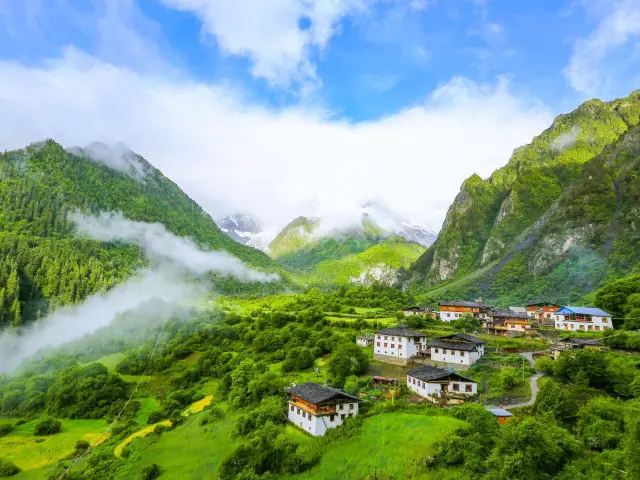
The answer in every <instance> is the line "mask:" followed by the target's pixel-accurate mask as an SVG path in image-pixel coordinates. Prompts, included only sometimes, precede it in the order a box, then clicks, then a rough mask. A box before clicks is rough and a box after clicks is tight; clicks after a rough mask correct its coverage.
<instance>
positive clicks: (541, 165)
mask: <svg viewBox="0 0 640 480" xmlns="http://www.w3.org/2000/svg"><path fill="white" fill-rule="evenodd" d="M639 117H640V91H636V92H634V93H632V94H631V95H629V96H628V97H626V98H623V99H619V100H616V101H613V102H609V103H604V102H601V101H599V100H589V101H588V102H586V103H584V104H583V105H581V106H580V107H578V108H577V109H576V110H574V111H573V112H571V113H569V114H567V115H561V116H559V117H557V118H556V119H555V121H554V123H553V125H552V126H551V127H550V128H549V129H547V130H546V131H545V132H543V133H542V134H541V135H540V136H538V137H536V138H535V139H534V140H533V141H532V142H531V144H529V145H527V146H525V147H522V148H520V149H518V150H516V151H515V152H514V154H513V156H512V158H511V160H510V161H509V163H508V164H507V165H506V166H505V167H503V168H501V169H499V170H497V171H496V172H494V174H493V175H492V176H491V177H490V178H489V179H488V180H483V179H481V178H479V177H478V176H477V175H474V176H472V177H470V178H469V179H467V181H465V182H464V184H463V185H462V188H461V191H460V193H459V194H458V196H457V197H456V199H455V201H454V202H453V204H452V205H451V207H450V209H449V211H448V213H447V218H446V221H445V223H444V225H443V228H442V231H441V232H440V234H439V236H438V239H437V240H436V242H435V243H434V244H433V246H432V247H431V248H429V249H428V250H427V252H425V254H424V255H423V256H422V257H421V258H420V259H419V260H418V261H417V262H416V263H415V264H414V265H413V266H412V268H411V269H410V272H409V273H408V275H407V276H406V277H405V280H406V281H407V283H408V284H410V285H418V286H420V287H421V288H425V287H426V288H433V287H434V286H436V285H437V284H441V283H443V282H448V283H451V282H452V281H454V280H457V281H456V282H455V283H456V285H457V286H460V285H465V287H464V288H466V289H467V290H468V292H467V293H469V295H473V294H476V293H477V292H484V293H485V294H486V293H487V291H488V290H490V288H491V284H492V281H495V280H496V278H494V276H498V277H499V278H500V279H502V280H504V281H506V283H509V282H508V281H510V280H511V279H513V278H521V280H524V283H523V285H524V284H528V285H529V284H532V283H536V282H538V283H540V279H542V278H543V277H546V276H549V275H558V276H559V278H558V280H560V277H561V275H560V274H559V273H558V269H559V268H560V269H561V268H563V266H564V267H566V261H567V260H568V259H570V258H573V259H574V260H575V261H576V262H578V263H580V262H582V270H583V271H584V272H587V271H589V272H590V273H589V274H586V273H585V276H586V277H591V278H590V280H588V281H587V280H586V279H584V281H583V282H582V284H583V286H584V287H585V288H586V285H587V284H592V283H594V282H595V283H597V281H596V277H598V278H601V277H602V278H604V276H612V275H613V276H615V275H616V273H615V272H623V271H629V270H631V269H633V266H634V265H635V262H636V257H635V255H636V253H637V252H636V249H637V247H634V238H635V241H636V244H637V243H638V242H637V240H638V237H634V235H637V234H636V233H635V232H636V231H637V228H638V223H639V222H638V221H637V218H638V217H637V213H638V210H639V209H640V207H637V205H638V204H640V201H638V200H640V199H639V198H638V194H639V192H640V185H638V180H637V178H636V177H637V176H638V174H637V172H638V170H639V168H638V167H639V165H638V158H639V157H640V155H639V151H638V145H639V144H640V141H639V138H640V134H639V128H640V127H638V126H637V125H638V123H639ZM622 258H624V260H622ZM516 264H517V265H516ZM575 265H577V263H575V264H574V266H575ZM479 269H483V270H482V272H483V274H484V276H483V279H482V280H481V281H480V280H477V279H476V280H474V281H465V279H466V278H467V277H468V276H474V275H473V274H474V273H477V272H478V271H479ZM565 273H567V272H565ZM572 274H576V275H580V273H579V272H573V273H572ZM577 280H579V279H575V278H573V279H568V281H567V282H565V283H568V284H571V285H575V284H576V281H577ZM474 282H475V283H474ZM521 283H522V282H521ZM542 283H544V282H542ZM585 288H576V292H578V291H582V290H585ZM465 291H466V290H465ZM472 291H473V292H476V293H472ZM494 293H496V292H494ZM576 294H577V293H576Z"/></svg>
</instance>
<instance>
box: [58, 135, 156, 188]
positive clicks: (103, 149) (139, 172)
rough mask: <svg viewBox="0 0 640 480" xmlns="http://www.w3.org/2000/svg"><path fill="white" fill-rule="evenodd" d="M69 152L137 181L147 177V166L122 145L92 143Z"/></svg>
mask: <svg viewBox="0 0 640 480" xmlns="http://www.w3.org/2000/svg"><path fill="white" fill-rule="evenodd" d="M67 150H68V151H69V152H70V153H73V154H74V155H78V156H81V157H85V158H88V159H89V160H92V161H94V162H97V163H102V164H103V165H106V166H107V167H109V168H113V169H114V170H118V171H120V172H124V173H126V174H127V175H129V176H131V177H132V178H135V179H137V180H143V179H144V177H145V175H146V171H145V165H144V164H143V163H142V161H141V160H140V158H138V156H137V155H136V154H135V153H134V152H133V151H132V150H131V149H129V148H127V147H126V146H125V145H123V144H121V143H116V144H112V145H105V144H104V143H101V142H91V143H90V144H89V145H87V146H86V147H84V148H80V147H75V146H74V147H70V148H68V149H67Z"/></svg>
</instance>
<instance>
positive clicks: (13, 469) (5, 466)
mask: <svg viewBox="0 0 640 480" xmlns="http://www.w3.org/2000/svg"><path fill="white" fill-rule="evenodd" d="M18 473H20V468H18V466H17V465H16V464H15V463H13V462H10V461H9V460H5V459H4V458H0V477H13V476H14V475H17V474H18Z"/></svg>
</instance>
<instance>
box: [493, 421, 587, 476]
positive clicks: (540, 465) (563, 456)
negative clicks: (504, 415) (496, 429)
mask: <svg viewBox="0 0 640 480" xmlns="http://www.w3.org/2000/svg"><path fill="white" fill-rule="evenodd" d="M578 449H579V445H578V442H576V440H574V439H573V437H572V436H571V434H569V432H568V431H566V430H564V429H562V428H559V427H556V426H553V425H549V424H547V423H544V422H541V421H539V420H537V419H535V418H526V419H524V420H522V421H520V422H517V421H516V422H513V423H510V424H508V425H505V426H504V427H503V428H502V431H501V435H500V436H499V438H498V440H497V442H496V445H495V447H494V449H493V452H492V453H491V456H490V457H489V459H488V460H487V466H488V467H489V468H490V472H489V474H488V475H487V478H488V479H492V480H538V479H540V480H543V479H544V480H547V479H548V478H550V477H553V476H554V475H555V474H557V473H558V472H559V471H560V470H562V467H563V466H564V465H565V463H567V462H569V461H570V460H571V459H572V458H573V457H574V455H575V454H576V453H577V451H578Z"/></svg>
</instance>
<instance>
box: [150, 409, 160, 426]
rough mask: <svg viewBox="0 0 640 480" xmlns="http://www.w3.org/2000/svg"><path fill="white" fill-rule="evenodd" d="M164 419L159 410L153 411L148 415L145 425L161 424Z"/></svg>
mask: <svg viewBox="0 0 640 480" xmlns="http://www.w3.org/2000/svg"><path fill="white" fill-rule="evenodd" d="M163 419H164V413H163V412H162V411H160V410H155V411H153V412H151V413H150V414H149V417H148V418H147V423H148V424H149V425H153V424H154V423H158V422H161V421H162V420H163Z"/></svg>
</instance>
